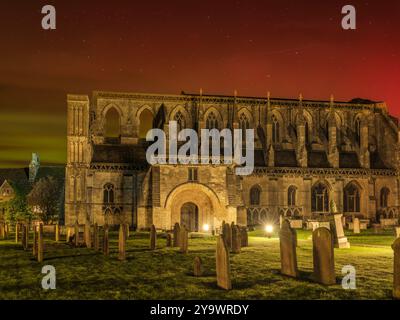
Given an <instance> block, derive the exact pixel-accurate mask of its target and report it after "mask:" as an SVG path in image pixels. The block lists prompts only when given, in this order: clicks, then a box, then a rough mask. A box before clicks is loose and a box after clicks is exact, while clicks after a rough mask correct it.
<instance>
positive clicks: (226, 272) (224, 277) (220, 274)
mask: <svg viewBox="0 0 400 320" xmlns="http://www.w3.org/2000/svg"><path fill="white" fill-rule="evenodd" d="M215 261H216V273H217V285H218V287H220V288H222V289H225V290H230V289H232V283H231V267H230V263H229V250H228V247H227V245H226V243H225V239H224V237H223V236H222V235H221V236H219V237H218V239H217V249H216V255H215Z"/></svg>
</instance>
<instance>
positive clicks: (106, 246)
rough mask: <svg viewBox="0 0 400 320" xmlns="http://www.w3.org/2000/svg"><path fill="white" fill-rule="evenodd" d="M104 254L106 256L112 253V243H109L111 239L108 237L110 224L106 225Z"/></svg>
mask: <svg viewBox="0 0 400 320" xmlns="http://www.w3.org/2000/svg"><path fill="white" fill-rule="evenodd" d="M103 254H104V255H105V256H109V255H110V244H109V239H108V224H106V225H104V236H103Z"/></svg>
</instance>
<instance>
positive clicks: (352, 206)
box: [343, 183, 360, 212]
mask: <svg viewBox="0 0 400 320" xmlns="http://www.w3.org/2000/svg"><path fill="white" fill-rule="evenodd" d="M343 203H344V212H360V192H359V190H358V188H357V186H355V185H354V184H353V183H351V184H349V185H347V186H346V188H344V193H343Z"/></svg>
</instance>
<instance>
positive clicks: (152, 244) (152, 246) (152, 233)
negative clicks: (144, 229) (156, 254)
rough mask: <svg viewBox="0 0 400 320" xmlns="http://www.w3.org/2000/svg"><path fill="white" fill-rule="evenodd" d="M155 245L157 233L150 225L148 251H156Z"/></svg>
mask: <svg viewBox="0 0 400 320" xmlns="http://www.w3.org/2000/svg"><path fill="white" fill-rule="evenodd" d="M156 243H157V231H156V227H155V226H154V224H153V225H151V228H150V250H155V249H156Z"/></svg>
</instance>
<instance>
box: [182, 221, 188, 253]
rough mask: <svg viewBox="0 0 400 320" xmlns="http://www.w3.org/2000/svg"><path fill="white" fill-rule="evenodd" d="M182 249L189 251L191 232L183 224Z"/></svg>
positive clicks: (184, 251)
mask: <svg viewBox="0 0 400 320" xmlns="http://www.w3.org/2000/svg"><path fill="white" fill-rule="evenodd" d="M180 236H181V238H180V248H181V249H180V251H181V253H188V245H189V232H188V231H187V230H186V228H185V227H184V226H183V227H182V228H181V231H180Z"/></svg>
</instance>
